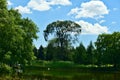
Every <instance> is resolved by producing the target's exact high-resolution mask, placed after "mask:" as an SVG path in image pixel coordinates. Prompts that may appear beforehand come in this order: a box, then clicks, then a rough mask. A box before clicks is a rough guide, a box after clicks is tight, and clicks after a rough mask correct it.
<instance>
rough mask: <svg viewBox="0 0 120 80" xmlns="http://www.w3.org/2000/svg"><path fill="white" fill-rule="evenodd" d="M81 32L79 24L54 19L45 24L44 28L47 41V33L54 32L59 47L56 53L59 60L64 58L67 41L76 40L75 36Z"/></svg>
mask: <svg viewBox="0 0 120 80" xmlns="http://www.w3.org/2000/svg"><path fill="white" fill-rule="evenodd" d="M80 33H81V26H80V25H78V24H77V23H75V22H73V21H67V20H66V21H56V22H52V23H50V24H48V25H47V27H46V30H44V38H45V40H46V41H47V40H48V36H49V34H54V36H55V38H56V42H57V46H58V48H59V49H60V50H59V51H58V54H59V55H60V56H59V57H60V59H61V60H65V56H64V55H67V54H65V53H66V49H67V48H68V45H69V43H72V42H75V41H77V36H78V35H79V34H80Z"/></svg>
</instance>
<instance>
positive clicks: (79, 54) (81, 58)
mask: <svg viewBox="0 0 120 80" xmlns="http://www.w3.org/2000/svg"><path fill="white" fill-rule="evenodd" d="M73 61H74V62H75V63H79V64H86V49H85V47H84V45H83V44H82V43H80V45H79V46H78V47H76V50H75V54H74V55H73Z"/></svg>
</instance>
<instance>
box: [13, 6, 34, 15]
mask: <svg viewBox="0 0 120 80" xmlns="http://www.w3.org/2000/svg"><path fill="white" fill-rule="evenodd" d="M15 9H16V10H18V11H19V12H20V13H22V14H25V13H27V14H30V13H32V12H31V11H30V9H29V8H28V7H22V6H18V7H16V8H15Z"/></svg>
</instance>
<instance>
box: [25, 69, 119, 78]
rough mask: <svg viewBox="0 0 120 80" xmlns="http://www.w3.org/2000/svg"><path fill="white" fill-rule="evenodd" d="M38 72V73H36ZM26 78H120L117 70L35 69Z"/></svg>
mask: <svg viewBox="0 0 120 80" xmlns="http://www.w3.org/2000/svg"><path fill="white" fill-rule="evenodd" d="M38 73H39V74H38ZM25 79H27V80H120V73H119V72H81V71H77V70H75V71H74V70H49V71H48V70H46V71H42V70H40V71H36V74H33V75H32V76H28V75H27V76H25Z"/></svg>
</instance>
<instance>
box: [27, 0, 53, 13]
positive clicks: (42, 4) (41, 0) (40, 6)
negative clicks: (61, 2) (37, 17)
mask: <svg viewBox="0 0 120 80" xmlns="http://www.w3.org/2000/svg"><path fill="white" fill-rule="evenodd" d="M27 6H28V7H29V8H31V9H33V10H38V11H46V10H49V9H50V8H51V7H50V5H49V3H48V2H46V1H45V0H30V2H29V3H28V5H27Z"/></svg>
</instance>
